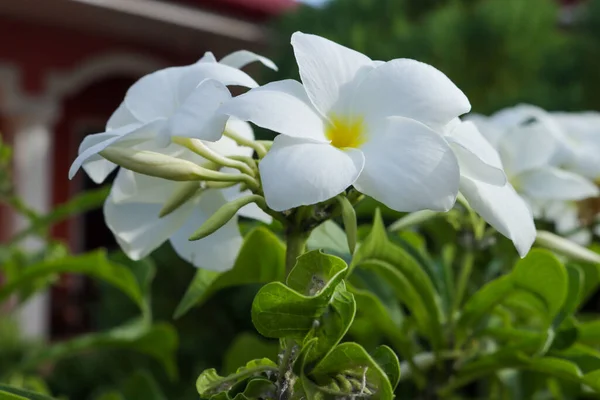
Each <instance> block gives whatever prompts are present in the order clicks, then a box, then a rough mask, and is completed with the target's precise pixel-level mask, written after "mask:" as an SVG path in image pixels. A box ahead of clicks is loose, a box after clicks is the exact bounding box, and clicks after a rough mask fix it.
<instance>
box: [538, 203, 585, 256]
mask: <svg viewBox="0 0 600 400" xmlns="http://www.w3.org/2000/svg"><path fill="white" fill-rule="evenodd" d="M542 218H543V219H545V220H548V221H552V222H554V228H555V229H556V232H557V233H559V234H560V235H562V236H565V237H566V238H567V239H569V240H571V241H573V242H575V243H578V244H580V245H583V246H586V245H588V244H590V242H591V240H592V231H591V230H590V229H585V228H584V227H583V226H582V225H581V221H580V219H579V207H578V205H577V202H575V201H551V202H548V203H546V204H544V210H543V215H542Z"/></svg>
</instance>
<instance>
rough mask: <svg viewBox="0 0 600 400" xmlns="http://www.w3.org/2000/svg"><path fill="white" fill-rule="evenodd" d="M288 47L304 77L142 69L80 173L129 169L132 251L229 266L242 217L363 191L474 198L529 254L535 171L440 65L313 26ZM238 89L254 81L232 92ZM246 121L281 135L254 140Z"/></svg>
mask: <svg viewBox="0 0 600 400" xmlns="http://www.w3.org/2000/svg"><path fill="white" fill-rule="evenodd" d="M291 42H292V46H293V49H294V54H295V57H296V61H297V64H298V68H299V72H300V77H301V82H298V81H295V80H283V81H277V82H271V83H268V84H266V85H264V86H258V85H257V84H256V82H255V81H254V80H253V79H252V78H250V77H249V76H248V75H247V74H246V73H244V72H243V71H241V70H240V68H242V67H243V66H244V65H246V64H247V63H249V62H252V61H260V62H262V63H263V64H264V65H265V66H267V67H270V68H275V66H274V65H273V63H272V62H270V61H269V60H268V59H265V58H264V57H261V56H258V55H256V54H254V53H250V52H247V51H241V52H237V53H233V54H231V55H229V56H227V57H225V58H223V59H222V60H221V61H219V62H217V60H216V59H215V58H214V56H212V54H207V55H205V56H204V57H203V58H202V59H201V60H200V61H198V62H197V63H195V64H193V65H189V66H185V67H174V68H167V69H164V70H161V71H157V72H155V73H152V74H150V75H147V76H145V77H143V78H141V79H140V80H139V81H137V82H136V83H135V84H134V85H133V86H132V87H131V88H130V89H129V90H128V92H127V94H126V96H125V99H124V101H123V103H122V104H121V105H120V106H119V108H118V109H117V110H116V111H115V113H114V114H113V116H112V117H111V118H110V120H109V121H108V124H107V127H106V132H103V133H99V134H95V135H90V136H88V137H86V138H85V139H84V140H83V142H82V144H81V146H80V149H79V156H78V157H77V159H76V160H75V162H74V163H73V166H72V169H71V176H72V175H74V174H75V172H76V171H77V170H78V169H79V168H80V167H83V169H84V170H85V171H86V172H87V173H88V175H89V176H90V177H91V178H92V179H93V180H94V181H96V182H102V181H103V180H104V179H105V178H106V177H107V176H108V174H109V173H110V172H111V171H112V170H114V168H116V166H117V165H119V166H121V167H122V168H121V169H120V171H119V172H118V175H117V178H116V181H115V183H114V184H113V187H112V191H111V194H110V196H109V198H108V199H107V201H106V204H105V207H104V212H105V218H106V221H107V224H108V226H109V227H110V229H111V230H112V232H113V233H114V235H115V237H116V238H117V240H118V242H119V244H120V245H121V247H122V248H123V250H124V251H125V252H126V253H127V254H128V255H129V256H130V257H131V258H134V259H138V258H140V257H143V256H145V255H146V254H148V253H149V252H150V251H152V250H153V249H154V248H156V247H157V246H159V245H160V244H161V243H163V242H164V241H166V240H170V242H171V243H172V245H173V247H174V249H175V250H176V251H177V252H178V253H179V254H180V255H181V256H182V257H183V258H185V259H186V260H188V261H190V262H192V263H193V264H194V265H196V266H199V267H202V268H207V269H214V270H226V269H228V268H231V266H232V264H233V260H234V258H235V255H236V253H237V250H238V248H239V246H240V243H241V236H240V234H239V231H238V228H237V223H236V217H235V216H236V215H242V216H245V217H251V218H255V219H258V220H261V221H265V222H268V221H269V219H270V218H271V216H275V217H278V218H279V217H281V219H283V220H284V221H285V217H286V216H287V215H290V210H294V209H297V208H299V207H300V208H301V207H304V206H312V205H315V204H320V203H322V202H327V201H329V200H331V199H332V198H334V197H336V196H338V195H340V194H344V193H345V192H346V191H347V189H348V188H350V187H353V188H354V189H355V190H356V191H358V192H360V193H362V194H364V195H367V196H370V197H372V198H374V199H376V200H378V201H380V202H381V203H383V204H385V205H387V206H388V207H390V208H392V209H394V210H397V211H403V212H412V211H418V210H424V209H429V210H434V211H448V210H450V209H451V208H452V207H453V206H454V203H455V201H456V199H457V197H458V196H461V197H462V198H464V199H465V200H466V202H467V203H468V204H469V206H470V207H471V208H472V209H473V210H474V211H476V212H477V213H479V214H480V215H481V216H482V217H483V218H484V219H485V220H486V221H487V222H488V223H489V224H490V225H492V226H493V227H494V228H495V229H496V230H498V231H499V232H500V233H502V234H503V235H505V236H507V237H509V238H510V239H511V240H512V241H513V242H514V244H515V247H516V248H517V250H518V251H519V253H520V254H521V255H522V256H523V255H525V254H526V253H527V252H528V251H529V248H530V247H531V245H532V243H533V241H534V239H535V234H536V232H535V226H534V223H533V216H532V212H531V211H530V208H529V207H528V205H527V203H526V202H525V201H524V200H523V199H522V198H521V197H520V196H519V195H518V194H517V192H516V191H515V188H517V191H518V190H520V188H521V187H524V186H527V185H525V181H524V177H523V176H522V175H523V174H522V172H523V171H525V170H526V168H525V167H524V166H522V165H518V167H514V165H513V164H508V163H507V161H506V160H505V157H504V155H503V154H504V153H503V150H502V148H501V147H502V146H500V147H498V146H495V145H496V144H497V142H498V140H505V139H506V138H505V136H508V135H507V134H506V135H505V134H498V138H497V140H496V141H494V138H495V136H494V135H496V133H497V132H496V130H497V129H496V120H500V119H502V118H500V117H498V118H492V120H493V121H487V120H485V123H483V124H481V125H480V124H479V123H478V122H479V121H484V119H483V118H478V119H476V121H477V123H474V122H472V121H468V120H467V121H462V120H461V119H460V118H459V117H460V116H462V115H464V114H466V113H468V112H469V111H470V108H471V105H470V103H469V101H468V99H467V97H466V96H465V95H464V94H463V92H462V91H461V90H460V89H459V88H457V87H456V86H455V85H454V83H452V82H451V81H450V79H448V78H447V77H446V76H445V75H444V74H443V73H442V72H440V71H439V70H437V69H435V68H433V67H432V66H429V65H427V64H423V63H421V62H418V61H414V60H409V59H395V60H392V61H388V62H382V61H374V60H371V59H369V58H368V57H367V56H365V55H363V54H360V53H358V52H356V51H353V50H351V49H348V48H346V47H343V46H340V45H338V44H336V43H334V42H331V41H329V40H327V39H324V38H321V37H318V36H314V35H309V34H304V33H300V32H297V33H295V34H294V35H293V36H292V40H291ZM231 85H235V86H243V87H247V88H249V89H250V90H249V91H247V92H246V93H244V94H242V95H239V96H236V97H232V95H231V93H230V91H229V89H228V86H231ZM247 122H252V123H254V124H256V125H258V126H260V127H263V128H266V129H269V130H272V131H274V132H276V133H278V134H279V135H278V136H277V137H276V138H275V140H274V141H273V142H272V143H262V142H259V141H255V140H254V137H253V133H252V129H251V127H250V126H249V125H248V123H247ZM487 122H489V124H487ZM565 123H566V122H565ZM484 125H485V126H484ZM487 125H490V126H493V128H491V129H490V130H489V132H487V131H488V130H487ZM478 126H479V127H480V128H481V129H482V130H483V131H484V132H486V136H487V138H488V140H490V141H491V142H492V144H493V145H494V146H493V145H492V144H490V142H488V140H486V138H485V137H484V136H483V135H482V134H481V133H480V131H479V129H478ZM492 131H493V132H492ZM490 132H491V133H490ZM515 146H517V147H520V144H518V143H517V144H516V145H515ZM495 147H496V148H495ZM267 150H268V151H267ZM497 150H498V151H497ZM517 150H519V149H516V150H515V151H517ZM499 152H500V154H499ZM254 154H256V157H253V155H254ZM516 157H517V158H519V160H518V161H516V162H517V163H519V162H520V163H526V164H527V165H526V167H527V168H530V167H531V166H532V165H533V164H535V162H534V161H535V160H532V159H531V158H530V157H529V156H527V157H523V156H522V155H521V156H519V155H517V156H516ZM536 165H537V164H536ZM503 166H504V167H503ZM507 166H508V167H509V169H508V170H507V173H508V174H509V178H507V174H506V173H505V169H504V168H506V167H507ZM582 168H583V167H582ZM530 169H531V168H530ZM513 174H519V175H518V179H517V180H514V179H511V178H512V176H513ZM582 190H583V189H582ZM590 194H591V193H590V192H585V196H587V197H589V195H590ZM582 196H583V194H582ZM582 198H583V197H582ZM199 227H202V228H201V229H200V230H199V231H196V229H197V228H199ZM188 238H192V239H195V240H197V241H189V240H188ZM198 239H199V240H198Z"/></svg>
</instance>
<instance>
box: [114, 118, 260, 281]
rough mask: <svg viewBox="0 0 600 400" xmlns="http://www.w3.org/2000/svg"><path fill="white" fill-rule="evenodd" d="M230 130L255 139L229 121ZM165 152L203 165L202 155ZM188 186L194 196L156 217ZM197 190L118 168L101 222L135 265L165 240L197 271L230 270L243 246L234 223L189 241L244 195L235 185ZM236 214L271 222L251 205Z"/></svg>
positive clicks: (225, 141)
mask: <svg viewBox="0 0 600 400" xmlns="http://www.w3.org/2000/svg"><path fill="white" fill-rule="evenodd" d="M228 129H231V130H234V131H235V132H236V133H237V134H239V135H241V136H244V137H246V138H248V139H254V135H253V133H252V129H251V128H250V127H249V125H248V124H246V123H244V122H241V121H230V122H229V123H228ZM205 144H206V145H208V146H210V147H211V149H212V150H214V151H218V152H220V153H221V154H222V155H225V156H231V155H244V156H249V155H251V154H252V150H251V149H248V148H245V147H240V146H238V145H237V144H236V143H235V142H234V141H233V140H231V139H229V138H227V137H223V138H222V139H221V140H219V141H218V142H215V143H209V142H206V143H205ZM165 153H166V154H169V155H172V156H176V157H181V158H184V159H187V160H190V161H194V162H196V163H202V162H204V160H203V159H202V158H201V157H200V156H198V155H196V154H193V153H192V152H190V151H189V150H187V149H184V148H181V147H177V146H175V145H171V146H169V147H168V148H167V149H165ZM190 185H195V186H196V187H195V189H194V188H192V190H195V194H193V195H191V197H189V199H188V200H187V201H186V202H185V203H184V204H183V205H181V206H180V207H178V208H177V209H175V210H174V211H172V212H171V213H169V214H167V215H165V216H163V217H159V215H160V213H161V210H162V209H163V206H164V205H165V202H167V201H168V200H169V199H170V198H171V197H172V196H173V195H174V193H176V192H178V191H182V190H189V188H190ZM201 185H202V184H201V183H199V182H174V181H169V180H165V179H161V178H154V177H150V176H146V175H142V174H137V173H135V172H132V171H129V170H126V169H124V168H121V169H120V170H119V172H118V174H117V177H116V179H115V181H114V183H113V186H112V189H111V192H110V195H109V197H108V198H107V200H106V202H105V204H104V218H105V221H106V224H107V225H108V227H109V228H110V230H111V231H112V233H113V234H114V236H115V238H116V240H117V242H118V243H119V246H120V247H121V249H122V250H123V252H125V254H127V256H128V257H130V258H131V259H134V260H139V259H141V258H143V257H145V256H147V255H148V254H150V253H151V252H152V251H153V250H155V249H156V248H157V247H158V246H160V245H161V244H162V243H164V242H165V241H167V240H169V241H170V243H171V245H172V246H173V248H174V250H175V251H176V252H177V254H178V255H179V256H180V257H181V258H183V259H185V260H187V261H188V262H190V263H192V264H193V265H194V266H196V267H201V268H205V269H210V270H216V271H225V270H228V269H230V268H231V267H232V266H233V263H234V261H235V258H236V256H237V253H238V251H239V248H240V246H241V244H242V237H241V235H240V232H239V229H238V226H237V218H232V219H231V220H230V221H229V222H227V223H226V224H225V225H224V226H223V227H221V228H220V229H218V230H217V231H216V232H214V233H213V234H211V235H209V236H207V237H205V238H203V239H200V240H198V241H193V242H192V241H189V240H188V238H189V237H190V236H191V235H192V233H193V232H194V231H196V230H197V229H198V228H199V227H200V226H201V225H202V224H203V223H204V222H205V221H206V220H207V219H208V218H209V217H210V216H211V215H212V214H213V213H214V212H216V211H217V210H218V209H219V208H220V207H221V206H223V205H224V204H225V203H227V202H228V201H231V200H233V199H235V198H237V197H239V196H242V195H244V193H240V192H239V187H237V186H235V187H232V188H229V189H224V190H217V189H204V188H202V186H201ZM238 213H239V215H241V216H244V217H249V218H254V219H257V220H261V221H264V222H267V223H268V222H270V217H269V216H268V215H266V214H265V213H264V212H262V211H261V210H260V209H259V208H258V207H257V206H256V204H249V205H247V206H245V207H243V208H242V209H240V211H239V212H238Z"/></svg>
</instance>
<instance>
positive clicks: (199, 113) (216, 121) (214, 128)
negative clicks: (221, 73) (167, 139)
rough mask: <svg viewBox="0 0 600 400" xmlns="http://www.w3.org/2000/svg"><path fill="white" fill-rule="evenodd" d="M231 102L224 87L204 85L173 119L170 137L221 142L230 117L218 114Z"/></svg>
mask: <svg viewBox="0 0 600 400" xmlns="http://www.w3.org/2000/svg"><path fill="white" fill-rule="evenodd" d="M230 98H231V94H230V93H229V90H228V89H227V87H226V86H225V85H223V84H222V83H220V82H218V81H215V80H213V79H206V80H204V81H202V82H200V84H199V85H198V86H197V87H196V88H195V89H194V90H193V91H192V92H191V93H190V94H189V96H187V97H186V98H185V100H183V103H181V105H180V106H179V107H178V108H177V110H176V111H175V113H174V114H173V116H171V118H170V119H169V124H168V126H167V130H168V132H169V134H170V135H171V136H182V137H189V138H196V139H202V140H207V141H210V142H214V141H217V140H219V139H220V138H221V136H222V135H223V130H224V129H225V124H226V122H227V119H228V118H229V116H227V115H225V114H222V113H217V109H218V108H219V107H220V106H221V105H222V104H223V103H224V102H225V101H227V100H228V99H230Z"/></svg>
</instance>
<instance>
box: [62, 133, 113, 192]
mask: <svg viewBox="0 0 600 400" xmlns="http://www.w3.org/2000/svg"><path fill="white" fill-rule="evenodd" d="M118 137H119V134H118V133H111V132H103V133H96V134H92V135H87V136H86V137H84V138H83V140H82V141H81V144H80V145H79V154H82V153H84V152H85V151H86V150H87V149H89V148H90V147H94V146H97V145H99V144H100V143H104V142H109V143H110V142H111V141H114V140H116V138H118ZM75 161H77V160H75ZM79 165H80V166H81V167H83V170H84V171H85V172H86V174H88V176H89V177H90V179H91V180H92V181H94V183H102V182H104V180H105V179H106V177H107V176H108V175H110V173H111V172H113V171H114V170H115V168H117V164H114V163H112V162H110V161H108V160H105V159H104V158H102V157H101V156H99V155H98V154H93V155H91V156H89V157H88V158H87V159H86V160H85V163H83V164H82V165H81V164H79ZM73 168H75V169H73ZM78 168H79V166H76V165H75V163H73V166H72V167H71V170H70V171H69V179H72V178H73V176H74V175H75V173H76V172H77V169H78Z"/></svg>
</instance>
